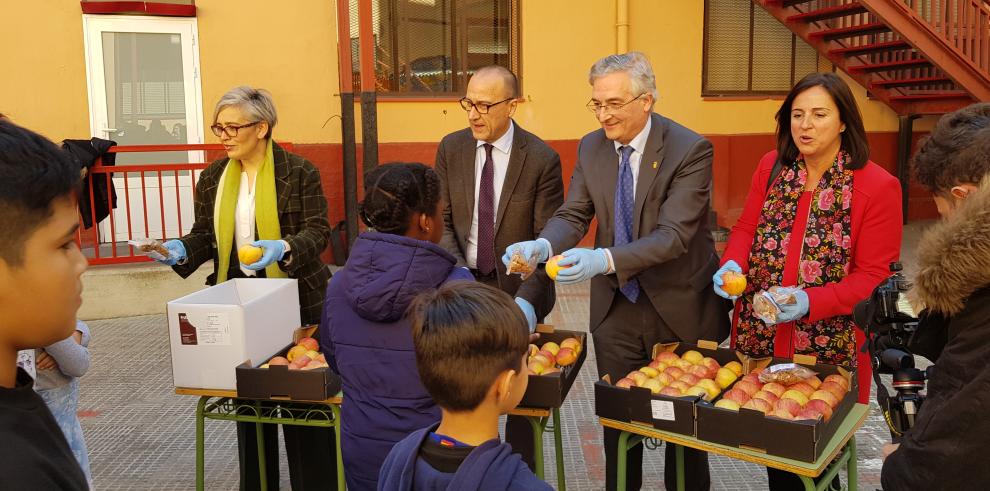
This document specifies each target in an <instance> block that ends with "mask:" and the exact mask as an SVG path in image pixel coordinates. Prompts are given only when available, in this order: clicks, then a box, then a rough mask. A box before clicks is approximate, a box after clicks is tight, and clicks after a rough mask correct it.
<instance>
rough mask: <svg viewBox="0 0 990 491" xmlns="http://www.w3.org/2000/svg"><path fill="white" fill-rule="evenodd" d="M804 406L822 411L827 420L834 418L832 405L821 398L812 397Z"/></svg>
mask: <svg viewBox="0 0 990 491" xmlns="http://www.w3.org/2000/svg"><path fill="white" fill-rule="evenodd" d="M804 408H805V409H813V410H815V411H818V412H819V413H821V415H822V417H824V418H825V421H828V420H830V419H832V407H831V406H829V405H828V403H827V402H825V401H823V400H821V399H812V400H810V401H808V404H807V405H805V406H804Z"/></svg>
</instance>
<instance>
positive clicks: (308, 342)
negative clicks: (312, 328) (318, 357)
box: [296, 337, 320, 351]
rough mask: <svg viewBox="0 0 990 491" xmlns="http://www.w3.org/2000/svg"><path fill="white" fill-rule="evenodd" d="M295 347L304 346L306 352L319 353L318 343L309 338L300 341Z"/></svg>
mask: <svg viewBox="0 0 990 491" xmlns="http://www.w3.org/2000/svg"><path fill="white" fill-rule="evenodd" d="M296 345H297V346H305V347H306V350H307V351H320V342H319V341H317V340H315V339H313V338H310V337H306V338H302V339H300V340H299V342H298V343H296Z"/></svg>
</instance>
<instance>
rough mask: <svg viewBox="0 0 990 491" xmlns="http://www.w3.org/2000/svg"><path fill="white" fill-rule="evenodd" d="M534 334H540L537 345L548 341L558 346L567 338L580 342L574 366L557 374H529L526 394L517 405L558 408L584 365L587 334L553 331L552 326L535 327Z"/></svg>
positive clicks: (586, 354) (565, 368)
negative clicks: (579, 351) (578, 353)
mask: <svg viewBox="0 0 990 491" xmlns="http://www.w3.org/2000/svg"><path fill="white" fill-rule="evenodd" d="M536 332H538V333H540V339H539V340H538V341H536V344H538V345H542V344H543V343H547V342H550V341H553V342H555V343H558V344H559V343H560V342H561V341H563V340H565V339H567V338H577V339H578V340H580V341H581V354H580V355H578V358H577V360H576V361H575V362H574V364H572V365H570V366H566V367H563V368H562V369H561V371H560V372H559V373H553V374H550V375H533V374H530V375H529V385H528V386H527V387H526V393H525V394H523V398H522V401H520V402H519V405H520V406H523V407H538V408H553V407H560V406H561V404H563V403H564V399H565V398H567V393H568V392H569V391H570V390H571V385H574V380H575V379H576V378H577V375H578V372H580V371H581V366H582V365H584V359H585V358H587V356H588V339H587V333H583V332H579V331H565V330H563V329H554V328H553V326H549V325H544V324H540V325H538V326H536Z"/></svg>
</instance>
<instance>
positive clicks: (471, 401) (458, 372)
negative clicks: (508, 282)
mask: <svg viewBox="0 0 990 491" xmlns="http://www.w3.org/2000/svg"><path fill="white" fill-rule="evenodd" d="M409 318H410V321H411V323H412V326H413V344H414V346H415V349H416V366H417V368H418V369H419V376H420V378H421V379H422V382H423V385H424V386H425V387H426V390H427V391H428V392H429V393H430V395H431V396H433V400H434V401H436V403H437V405H438V406H440V408H441V411H442V413H443V416H442V419H441V420H440V423H439V424H438V425H433V426H431V427H428V428H423V429H422V430H419V431H416V432H414V433H412V434H411V435H409V436H408V437H406V438H405V439H404V440H402V441H400V442H399V443H397V444H396V445H395V446H394V447H393V448H392V451H391V452H390V453H389V454H388V458H386V459H385V463H384V464H383V465H382V469H381V473H380V474H379V477H378V489H379V490H388V491H427V490H429V491H441V490H458V491H473V490H478V491H506V490H539V491H543V490H549V489H552V488H551V487H550V486H549V485H548V484H547V483H545V482H543V481H541V480H539V479H537V477H536V476H535V475H534V474H533V472H532V471H531V470H530V469H529V467H527V466H526V464H525V463H524V462H523V461H522V458H521V457H520V456H519V454H514V453H512V447H510V446H509V445H508V444H507V443H502V442H501V440H499V435H498V418H499V416H501V415H503V414H505V413H506V412H508V411H510V410H512V409H513V408H515V407H516V405H517V404H519V401H520V400H521V399H522V396H523V393H524V392H526V384H527V380H528V376H529V372H528V370H527V368H526V350H527V347H528V344H529V327H528V324H527V322H526V318H525V317H524V316H523V314H522V312H521V311H520V310H519V308H518V307H517V306H516V304H515V302H513V300H512V298H511V297H509V296H508V295H506V294H505V293H503V292H502V291H500V290H498V289H495V288H492V287H490V286H487V285H484V284H482V283H470V282H456V281H455V282H449V283H446V284H444V285H443V286H441V287H440V288H438V289H437V290H433V291H429V292H426V293H423V294H422V295H420V296H419V297H418V298H417V299H416V300H415V301H414V302H413V304H412V305H411V306H410V307H409Z"/></svg>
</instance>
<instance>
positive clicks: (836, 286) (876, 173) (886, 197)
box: [805, 162, 903, 322]
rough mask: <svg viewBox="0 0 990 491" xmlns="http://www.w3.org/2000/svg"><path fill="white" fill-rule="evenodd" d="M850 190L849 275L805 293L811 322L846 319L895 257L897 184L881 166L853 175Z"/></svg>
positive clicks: (898, 209) (870, 165)
mask: <svg viewBox="0 0 990 491" xmlns="http://www.w3.org/2000/svg"><path fill="white" fill-rule="evenodd" d="M853 188H854V189H853V202H852V207H853V232H852V234H853V236H852V237H851V238H852V242H853V246H852V247H853V251H852V258H851V260H850V265H849V274H848V275H846V277H845V278H843V279H842V281H839V282H837V283H829V284H827V285H823V286H820V287H814V288H808V289H806V290H805V291H806V292H807V293H808V303H809V306H810V311H809V312H808V320H809V321H811V322H814V321H817V320H821V319H826V318H829V317H834V316H837V315H848V314H851V313H852V311H853V307H855V306H856V304H857V303H859V302H860V301H861V300H863V299H865V298H866V297H868V296H869V295H870V292H872V291H873V289H874V288H876V286H877V285H879V284H880V282H881V281H883V280H884V278H886V277H887V276H889V275H890V263H892V262H894V261H897V259H898V257H899V256H900V251H901V234H902V232H903V220H902V211H901V185H900V182H899V181H898V180H897V179H895V178H894V177H893V176H891V175H890V174H888V173H887V171H885V170H883V169H882V168H880V166H878V165H876V164H874V163H872V162H868V163H867V164H866V167H864V168H863V169H862V170H861V171H857V173H856V175H854V177H853ZM857 218H859V219H858V220H857ZM857 221H858V222H859V224H858V225H857V224H856V223H855V222H857Z"/></svg>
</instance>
